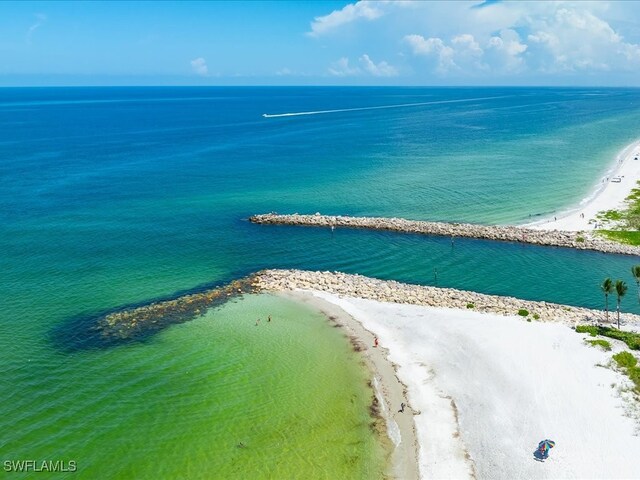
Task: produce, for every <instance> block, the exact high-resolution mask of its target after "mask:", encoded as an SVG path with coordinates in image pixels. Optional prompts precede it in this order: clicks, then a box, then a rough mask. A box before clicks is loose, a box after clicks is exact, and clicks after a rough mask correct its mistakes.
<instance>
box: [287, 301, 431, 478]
mask: <svg viewBox="0 0 640 480" xmlns="http://www.w3.org/2000/svg"><path fill="white" fill-rule="evenodd" d="M278 295H279V296H282V297H284V298H288V299H292V300H294V301H296V302H300V303H304V304H306V305H310V306H311V307H312V308H313V309H314V310H318V311H320V312H322V313H323V314H324V315H325V316H326V317H327V319H329V320H330V321H331V322H334V324H335V325H339V326H340V327H341V328H342V329H344V330H345V332H346V334H347V335H348V336H349V337H350V338H351V341H352V342H353V343H354V345H357V347H358V350H359V351H360V353H361V355H362V357H363V359H364V361H365V363H366V365H367V367H368V368H369V370H370V371H371V373H372V375H373V380H372V384H373V387H374V390H375V391H376V396H377V397H378V401H379V402H380V407H381V408H380V411H381V412H380V413H381V415H382V417H383V418H384V419H385V422H386V424H387V434H388V436H389V438H390V440H391V442H392V444H393V445H394V448H393V452H392V456H391V468H392V471H391V475H393V477H394V478H398V479H407V480H413V479H417V478H419V473H418V440H417V437H416V431H415V424H414V421H413V416H414V414H415V413H416V412H414V411H413V409H412V408H411V407H410V406H409V400H408V398H407V395H406V392H407V388H406V386H405V385H404V384H403V383H402V382H401V381H400V379H399V378H398V376H397V373H396V366H395V365H394V364H393V363H392V362H391V361H389V359H388V350H387V349H386V348H384V347H382V346H379V347H377V348H374V347H373V344H374V338H375V336H374V334H372V333H371V332H370V331H369V330H367V329H366V328H365V327H364V326H363V324H362V323H360V322H359V321H357V320H355V319H354V318H353V317H352V316H351V315H349V314H348V313H347V312H345V311H344V310H343V309H342V308H340V307H339V306H337V305H336V304H335V303H333V302H329V301H326V300H324V299H322V298H321V297H319V296H317V295H314V294H313V293H311V292H304V291H287V292H278ZM401 403H404V404H405V405H406V406H405V408H404V412H399V409H400V405H401Z"/></svg>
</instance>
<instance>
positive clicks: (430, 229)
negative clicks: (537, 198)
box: [249, 213, 640, 255]
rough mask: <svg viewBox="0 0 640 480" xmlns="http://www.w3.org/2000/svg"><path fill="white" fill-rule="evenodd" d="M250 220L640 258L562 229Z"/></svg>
mask: <svg viewBox="0 0 640 480" xmlns="http://www.w3.org/2000/svg"><path fill="white" fill-rule="evenodd" d="M249 221H251V222H253V223H257V224H272V225H298V226H305V227H327V228H331V227H346V228H365V229H369V230H390V231H394V232H403V233H417V234H423V235H437V236H445V237H467V238H480V239H485V240H497V241H503V242H517V243H527V244H532V245H542V246H549V247H566V248H575V249H578V250H595V251H598V252H604V253H616V254H622V255H640V247H639V246H633V245H624V244H621V243H617V242H613V241H611V240H607V239H606V238H604V237H601V236H598V235H597V234H594V233H593V232H568V231H562V230H534V229H532V228H525V227H516V226H512V225H475V224H471V223H445V222H425V221H420V220H406V219H404V218H383V217H349V216H342V215H340V216H331V215H321V214H320V213H316V214H314V215H299V214H297V213H295V214H292V215H278V214H275V213H267V214H262V215H254V216H252V217H250V218H249Z"/></svg>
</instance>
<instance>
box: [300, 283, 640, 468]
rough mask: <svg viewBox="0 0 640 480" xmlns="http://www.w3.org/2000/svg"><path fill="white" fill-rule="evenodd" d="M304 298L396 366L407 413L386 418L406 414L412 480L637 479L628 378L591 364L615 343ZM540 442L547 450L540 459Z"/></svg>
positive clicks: (477, 316)
mask: <svg viewBox="0 0 640 480" xmlns="http://www.w3.org/2000/svg"><path fill="white" fill-rule="evenodd" d="M313 293H314V295H315V296H316V297H317V298H318V299H321V300H322V301H325V302H330V303H332V304H334V305H336V306H339V307H340V308H341V309H343V311H344V312H346V314H348V315H346V316H351V317H353V318H354V319H356V320H357V321H358V322H360V323H361V324H362V326H363V327H364V328H365V329H366V330H368V331H370V332H372V333H373V334H374V335H375V336H377V337H378V339H379V341H380V349H385V350H386V351H387V352H388V358H389V360H390V361H391V362H393V363H394V364H395V365H396V375H397V377H398V379H399V380H400V381H401V382H402V383H403V384H405V385H406V386H407V388H408V392H407V398H408V401H409V403H410V409H409V410H408V411H406V412H405V413H397V414H395V415H396V417H398V416H402V415H411V412H413V413H414V414H415V415H414V416H413V418H414V419H415V427H416V433H417V439H418V443H419V469H420V472H419V473H420V477H421V478H472V477H476V478H483V479H494V478H495V479H516V478H517V479H524V478H527V479H536V478H608V479H609V478H638V477H640V469H639V468H638V465H637V459H638V458H639V457H640V437H638V436H636V433H637V431H638V428H639V427H640V424H638V418H637V417H636V418H632V417H630V416H627V414H628V413H629V412H635V411H637V410H635V408H637V404H634V403H632V402H630V401H629V400H628V399H625V398H623V397H621V394H620V387H621V386H625V385H627V386H628V385H629V383H628V379H626V377H624V376H623V375H621V374H620V373H617V372H615V371H613V370H612V369H610V368H605V367H602V366H599V365H607V364H609V362H610V361H611V356H612V354H613V353H615V352H616V351H617V350H619V349H620V346H618V345H617V344H615V345H614V350H613V352H604V351H602V350H600V349H597V348H594V347H591V346H588V345H586V344H585V342H584V335H581V334H577V333H576V332H575V331H573V330H572V329H571V328H569V327H568V326H566V325H564V324H561V323H542V322H526V321H525V320H523V319H522V318H520V317H504V316H498V315H493V314H483V313H478V312H473V311H463V310H454V309H443V308H434V307H424V306H415V305H400V304H392V303H383V302H378V301H373V300H363V299H356V298H351V297H338V296H337V295H334V294H330V293H326V292H317V291H316V292H313ZM300 295H307V296H308V295H309V294H308V293H302V292H301V293H300ZM366 343H368V344H370V339H367V342H366ZM383 381H388V380H384V379H383ZM623 395H627V396H628V394H623ZM389 407H390V408H391V409H392V408H394V407H395V406H393V405H392V406H389ZM405 430H406V426H405ZM546 438H550V439H552V440H554V441H555V442H556V447H555V448H554V449H552V450H551V454H550V457H549V459H548V460H546V461H545V462H540V461H538V460H536V459H535V458H534V456H533V453H534V451H535V449H536V446H537V444H538V442H539V441H541V440H543V439H546Z"/></svg>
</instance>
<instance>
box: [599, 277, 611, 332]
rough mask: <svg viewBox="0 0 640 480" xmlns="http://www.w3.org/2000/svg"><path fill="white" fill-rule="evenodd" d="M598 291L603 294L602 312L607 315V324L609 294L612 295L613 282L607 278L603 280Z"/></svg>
mask: <svg viewBox="0 0 640 480" xmlns="http://www.w3.org/2000/svg"><path fill="white" fill-rule="evenodd" d="M600 289H601V290H602V291H603V292H604V311H605V313H606V314H607V322H609V294H610V293H613V280H611V279H610V278H609V277H607V278H605V279H604V282H602V285H600Z"/></svg>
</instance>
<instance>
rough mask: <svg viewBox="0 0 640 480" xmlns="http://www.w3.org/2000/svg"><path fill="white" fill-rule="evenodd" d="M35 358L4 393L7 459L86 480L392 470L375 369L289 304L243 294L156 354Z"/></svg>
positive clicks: (151, 344)
mask: <svg viewBox="0 0 640 480" xmlns="http://www.w3.org/2000/svg"><path fill="white" fill-rule="evenodd" d="M268 314H270V315H271V316H272V319H273V321H272V322H271V323H268V322H266V318H267V315H268ZM257 318H261V319H262V320H261V322H260V325H258V326H256V325H255V323H256V319H257ZM32 333H33V332H32ZM23 353H26V352H23ZM26 356H27V357H28V358H26V359H24V360H25V361H23V362H17V361H16V362H13V364H12V365H11V367H10V369H9V371H6V370H5V374H9V375H10V376H11V377H12V378H13V379H14V382H16V384H14V385H13V388H12V389H11V390H7V389H3V390H2V393H0V399H1V402H2V404H3V405H5V408H6V406H7V405H10V406H9V408H8V409H6V410H9V411H8V412H7V413H8V414H7V415H4V416H3V417H2V418H0V431H2V451H3V452H5V454H6V452H10V456H6V457H5V458H4V459H3V460H6V459H9V460H18V459H38V460H43V459H49V460H67V461H68V460H75V461H76V462H77V464H78V472H76V473H74V474H69V476H73V478H137V479H144V478H149V479H151V478H154V479H156V478H239V479H240V478H255V479H260V478H265V479H266V478H327V479H335V478H380V477H381V476H382V475H383V472H384V469H385V460H384V459H385V458H386V455H385V451H384V447H383V445H382V441H381V440H380V439H379V438H377V437H376V436H375V435H374V433H373V431H372V429H371V428H370V424H371V422H372V418H371V417H370V416H369V414H368V406H369V405H370V403H371V399H372V391H371V389H370V388H369V387H368V386H367V381H368V378H369V377H368V372H367V371H366V369H365V368H364V366H363V363H362V361H361V360H359V359H358V356H357V354H356V353H355V352H353V350H352V348H351V346H350V343H349V341H348V339H347V338H346V336H345V335H344V333H343V332H342V331H341V330H340V329H337V328H334V327H332V326H331V325H330V324H329V322H327V319H326V318H325V317H324V316H323V315H322V314H320V313H318V312H314V311H312V310H310V309H309V308H308V307H306V306H303V305H299V304H297V303H294V302H292V301H289V300H286V299H283V298H280V297H277V296H273V295H267V294H262V295H247V296H244V297H243V298H242V299H239V300H235V301H232V302H229V303H227V304H225V305H224V306H222V307H219V308H217V309H214V310H210V311H209V312H207V313H206V314H205V315H204V316H202V317H200V318H198V319H196V320H194V321H192V322H188V323H186V324H182V325H176V326H173V327H172V328H169V329H167V330H165V331H163V332H162V333H160V334H159V335H156V336H154V337H153V338H152V339H151V340H149V341H147V342H146V343H144V344H131V345H127V346H122V347H117V348H112V349H108V350H91V351H82V352H77V353H72V354H62V353H61V352H60V351H59V350H57V349H52V348H50V345H48V344H46V343H44V344H42V343H38V342H36V344H35V345H33V348H31V349H30V351H29V352H28V354H27V355H26ZM240 442H242V443H243V444H244V445H245V447H244V448H240V447H238V445H239V444H240ZM57 476H59V474H58V475H57ZM19 477H20V476H19V475H17V476H14V477H12V478H19ZM46 477H47V475H45V474H39V476H38V478H46ZM25 478H28V475H25Z"/></svg>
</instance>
